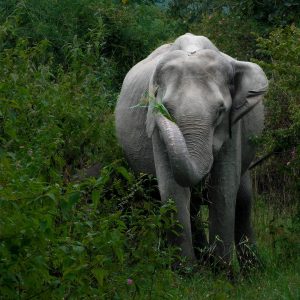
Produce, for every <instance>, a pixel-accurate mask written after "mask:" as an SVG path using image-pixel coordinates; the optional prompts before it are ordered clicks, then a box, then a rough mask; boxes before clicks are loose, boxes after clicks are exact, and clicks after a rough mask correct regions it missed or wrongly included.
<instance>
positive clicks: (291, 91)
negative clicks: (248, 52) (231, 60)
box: [258, 26, 300, 201]
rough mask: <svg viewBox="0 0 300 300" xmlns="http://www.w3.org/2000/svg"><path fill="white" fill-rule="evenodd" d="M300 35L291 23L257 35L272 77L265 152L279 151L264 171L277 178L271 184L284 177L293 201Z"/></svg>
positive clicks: (299, 136)
mask: <svg viewBox="0 0 300 300" xmlns="http://www.w3.org/2000/svg"><path fill="white" fill-rule="evenodd" d="M299 38H300V30H299V28H297V27H295V26H288V27H286V28H280V29H275V30H274V31H273V32H271V33H270V36H269V38H259V39H258V53H259V54H260V55H262V56H263V57H264V61H258V62H259V63H260V64H261V66H262V67H263V68H264V70H265V71H266V72H267V74H268V76H269V78H270V88H269V92H268V94H267V97H266V101H265V105H266V108H267V117H266V130H265V132H264V135H263V137H262V143H263V144H264V147H265V152H271V151H274V152H276V153H277V155H278V157H276V158H275V161H274V159H273V162H272V163H271V165H270V164H269V168H268V169H266V170H265V171H266V172H268V174H269V175H268V177H269V178H272V179H274V181H273V180H272V181H273V182H272V183H271V185H270V186H273V187H276V186H278V184H275V182H276V180H280V178H282V177H284V178H285V183H286V185H287V186H286V187H287V188H288V189H290V191H289V194H290V195H291V196H292V199H293V197H294V201H295V200H298V199H299V195H300V194H299V192H300V185H299V180H298V179H299V175H300V174H299V169H300V159H299V152H300V146H299V145H300V102H299V93H300V88H299V83H298V82H299V78H300V69H299V64H300V47H299ZM278 183H279V182H278ZM292 199H291V200H292Z"/></svg>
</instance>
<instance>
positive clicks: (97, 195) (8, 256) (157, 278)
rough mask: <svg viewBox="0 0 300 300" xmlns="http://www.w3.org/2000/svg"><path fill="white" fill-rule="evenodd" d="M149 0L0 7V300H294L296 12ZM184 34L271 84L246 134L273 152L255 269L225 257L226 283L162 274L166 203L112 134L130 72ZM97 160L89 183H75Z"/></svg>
mask: <svg viewBox="0 0 300 300" xmlns="http://www.w3.org/2000/svg"><path fill="white" fill-rule="evenodd" d="M155 2H158V1H130V0H128V1H108V0H102V1H100V0H75V1H74V0H72V1H71V0H62V1H56V0H50V1H49V0H48V1H46V0H39V1H38V0H6V1H0V216H1V217H0V299H62V298H70V299H81V298H83V299H89V298H95V299H202V298H203V299H204V298H208V299H282V298H284V299H297V298H299V297H300V289H299V286H300V274H299V273H300V259H299V251H300V248H299V245H300V241H299V236H300V212H299V202H298V199H299V198H300V193H299V190H300V185H299V170H300V158H299V152H300V146H299V136H300V130H299V129H300V107H299V105H300V103H299V92H300V91H299V77H300V76H299V75H300V74H299V73H300V71H299V62H300V48H299V38H300V31H299V14H298V12H299V7H300V6H299V5H297V1H292V0H289V1H282V4H277V5H274V6H272V7H270V6H269V5H268V1H259V2H258V1H254V0H251V1H250V0H249V1H227V4H226V5H225V4H224V1H220V0H216V1H209V2H208V1H200V0H198V1H190V3H191V4H193V5H190V6H188V7H186V6H180V5H179V4H180V3H183V2H184V1H181V2H180V1H171V2H170V4H171V7H170V8H169V9H166V10H161V9H160V8H159V7H158V6H155V5H154V3H155ZM200 4H201V5H200ZM176 5H177V7H176ZM174 7H176V9H174ZM248 8H249V9H248ZM250 8H251V9H250ZM187 9H188V11H187ZM186 31H191V32H193V33H195V34H203V35H206V36H208V37H209V38H210V39H211V40H212V41H213V42H214V43H215V44H216V45H217V46H218V47H219V48H220V49H222V51H224V52H226V53H228V54H229V55H231V56H233V57H237V58H238V59H241V60H250V59H252V60H253V61H255V62H257V63H259V64H260V65H261V66H262V67H263V68H264V70H265V71H266V73H267V75H268V77H269V79H270V91H269V93H268V95H267V97H266V101H265V104H266V106H267V108H268V114H267V118H266V126H267V130H266V131H265V133H264V135H263V137H262V138H259V139H255V142H257V143H258V144H259V145H260V155H264V154H266V153H269V152H271V151H273V152H276V154H275V155H274V156H273V159H272V160H266V161H264V162H263V163H262V165H261V166H259V167H257V168H255V169H254V170H253V175H254V181H253V182H254V186H255V188H256V200H257V201H256V204H255V208H254V213H253V215H254V222H255V228H256V232H257V239H258V246H259V249H260V253H261V256H262V259H263V261H264V264H265V270H264V271H261V272H256V273H253V274H250V275H249V276H248V277H243V276H241V275H240V274H239V272H238V266H237V265H235V266H234V267H235V273H236V280H235V282H234V283H232V282H229V281H228V280H227V279H226V278H225V277H224V276H223V275H222V274H217V275H216V274H213V273H212V272H211V271H210V269H209V268H207V267H200V266H199V267H198V268H197V269H196V270H191V269H189V268H188V267H184V270H182V272H174V271H172V269H171V266H172V263H173V262H174V260H175V259H176V257H177V249H174V248H172V247H170V246H168V245H166V243H165V235H166V231H167V230H168V229H169V228H171V227H172V226H173V225H174V222H175V221H174V215H175V214H176V211H175V208H174V205H173V203H172V202H169V203H167V204H166V205H164V206H161V205H160V203H159V199H158V197H157V191H156V188H155V180H154V179H153V178H151V177H148V176H145V175H141V176H135V175H133V174H132V172H131V171H130V169H129V167H128V166H127V165H126V163H125V162H124V161H123V159H122V157H123V156H122V153H121V151H120V149H119V147H118V145H117V142H116V138H115V135H114V125H113V110H114V105H115V103H116V100H117V97H118V93H119V90H120V86H121V83H122V80H123V78H124V76H125V74H126V72H127V71H128V69H129V68H130V67H131V66H132V65H134V64H135V63H137V62H138V61H139V60H141V59H142V58H144V57H145V56H146V55H147V54H149V53H150V52H151V51H152V50H153V49H155V48H156V47H157V46H159V45H160V44H162V43H165V42H168V41H171V40H173V39H174V38H175V37H176V36H178V35H180V34H182V33H184V32H186ZM157 109H163V107H158V108H157ZM96 162H97V163H100V165H101V167H102V170H101V174H99V176H98V177H97V178H93V177H89V178H85V179H82V180H80V181H79V180H78V179H76V178H78V176H76V175H78V174H80V173H81V172H82V170H84V169H85V168H87V167H89V166H91V165H93V164H95V163H96ZM79 177H80V176H79ZM183 274H184V275H183Z"/></svg>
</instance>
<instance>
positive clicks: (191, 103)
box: [115, 33, 268, 265]
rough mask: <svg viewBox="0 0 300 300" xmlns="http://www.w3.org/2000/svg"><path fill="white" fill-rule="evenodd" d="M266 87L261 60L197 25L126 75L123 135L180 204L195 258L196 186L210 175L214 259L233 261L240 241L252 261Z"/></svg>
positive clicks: (138, 164)
mask: <svg viewBox="0 0 300 300" xmlns="http://www.w3.org/2000/svg"><path fill="white" fill-rule="evenodd" d="M267 88H268V80H267V77H266V75H265V73H264V72H263V70H262V69H261V68H260V67H259V66H258V65H257V64H255V63H251V62H244V61H238V60H236V59H234V58H232V57H230V56H229V55H227V54H225V53H223V52H221V51H220V50H218V48H217V47H216V46H215V45H214V44H213V43H212V42H211V41H210V40H209V39H208V38H206V37H204V36H197V35H194V34H191V33H186V34H184V35H182V36H179V37H178V38H177V39H176V40H175V41H174V42H173V43H170V44H164V45H162V46H160V47H159V48H157V49H156V50H154V51H153V52H152V53H151V54H150V55H149V56H148V57H147V58H145V59H144V60H142V61H140V62H139V63H138V64H136V65H135V66H134V67H132V69H131V70H130V71H129V72H128V73H127V75H126V77H125V79H124V82H123V85H122V88H121V92H120V95H119V98H118V101H117V104H116V109H115V123H116V135H117V138H118V141H119V143H120V145H121V147H122V148H123V152H124V155H125V157H126V159H127V160H128V163H129V165H130V166H131V168H132V169H133V170H134V172H136V173H146V174H153V175H154V176H156V178H157V180H158V188H159V193H160V197H161V200H162V202H165V201H167V200H168V199H172V200H173V201H174V202H175V205H176V208H177V218H178V221H179V223H180V224H181V226H180V227H181V231H180V232H179V233H178V236H177V237H176V238H175V239H173V242H174V243H175V244H176V245H178V246H179V247H180V249H181V255H182V256H183V257H186V258H188V260H191V261H196V255H195V250H194V247H193V243H194V244H197V236H193V235H192V230H191V208H190V204H191V203H190V202H191V188H192V187H193V186H196V185H198V184H199V183H201V182H202V181H203V180H205V179H208V180H209V184H208V210H209V216H208V220H209V221H208V224H209V225H208V227H209V228H208V235H209V245H211V247H212V248H213V257H215V258H216V259H217V260H218V261H220V262H223V263H225V264H228V265H230V264H231V262H232V257H233V249H234V245H235V247H236V250H237V253H238V257H239V261H240V264H241V263H243V262H244V263H245V262H246V261H247V257H248V256H247V255H248V254H249V253H248V254H246V253H247V251H246V250H247V249H248V248H249V249H250V248H251V247H252V246H255V244H256V242H255V237H254V233H253V229H252V225H251V220H250V217H251V206H252V204H251V202H252V187H251V177H250V173H249V166H250V165H251V163H252V161H253V160H254V157H255V151H256V149H255V143H253V139H252V137H253V136H258V135H260V134H261V132H262V130H263V127H264V106H263V103H262V99H263V96H264V94H265V93H266V91H267ZM201 236H202V238H203V234H202V235H201ZM199 238H201V237H199ZM201 243H202V244H203V241H202V242H201V241H200V244H201ZM198 244H199V242H198Z"/></svg>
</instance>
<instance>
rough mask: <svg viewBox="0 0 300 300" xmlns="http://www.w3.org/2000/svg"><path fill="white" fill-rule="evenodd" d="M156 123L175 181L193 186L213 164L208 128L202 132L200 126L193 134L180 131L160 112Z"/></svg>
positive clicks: (205, 174) (182, 184)
mask: <svg viewBox="0 0 300 300" xmlns="http://www.w3.org/2000/svg"><path fill="white" fill-rule="evenodd" d="M156 124H157V126H158V129H159V132H160V136H161V138H162V140H163V141H164V143H165V145H166V148H167V152H168V157H169V161H170V165H171V168H172V172H173V175H174V178H175V180H176V182H177V183H178V184H180V185H181V186H193V185H195V184H197V183H199V182H200V181H201V180H202V179H203V178H204V177H205V176H207V174H208V173H209V171H210V169H211V166H212V164H213V155H212V150H210V149H209V144H210V140H211V137H210V135H209V132H208V130H206V134H204V132H203V131H204V130H203V127H202V129H201V130H200V131H199V130H198V131H197V130H196V132H197V134H195V135H193V134H192V133H189V134H188V133H187V132H186V131H185V132H182V131H181V130H180V128H179V126H178V125H177V124H176V123H174V122H172V121H170V120H169V119H168V118H166V117H165V116H163V115H161V114H157V116H156ZM199 132H200V135H199ZM207 132H208V133H207ZM210 148H212V147H210Z"/></svg>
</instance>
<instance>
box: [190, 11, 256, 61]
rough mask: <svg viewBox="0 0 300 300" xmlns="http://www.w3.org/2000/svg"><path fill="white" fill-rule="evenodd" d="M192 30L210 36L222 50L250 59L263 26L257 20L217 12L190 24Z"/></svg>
mask: <svg viewBox="0 0 300 300" xmlns="http://www.w3.org/2000/svg"><path fill="white" fill-rule="evenodd" d="M190 30H191V31H192V32H193V33H194V34H197V35H204V36H206V37H208V38H209V39H210V40H211V41H212V42H213V43H214V44H215V45H216V46H217V47H218V48H219V49H220V51H223V52H225V53H226V54H228V55H230V56H232V57H234V58H237V59H240V60H250V58H253V56H254V55H255V49H256V34H259V33H260V32H261V31H262V27H261V26H259V24H258V23H257V22H256V21H255V20H251V19H250V20H244V19H242V18H241V17H240V16H239V15H235V14H231V15H229V16H226V15H224V14H222V13H218V12H215V13H211V14H204V15H202V19H201V21H200V22H198V23H194V24H191V25H190Z"/></svg>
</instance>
